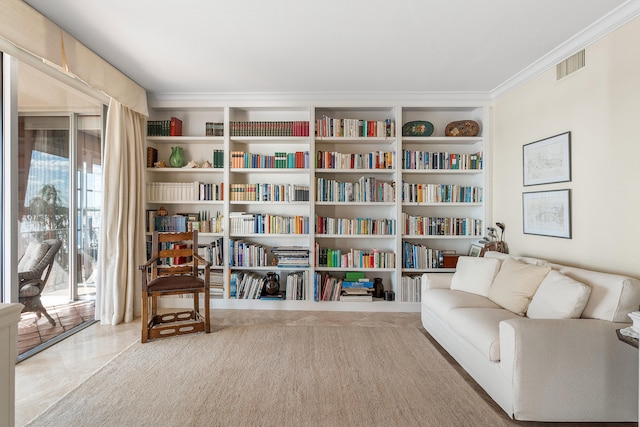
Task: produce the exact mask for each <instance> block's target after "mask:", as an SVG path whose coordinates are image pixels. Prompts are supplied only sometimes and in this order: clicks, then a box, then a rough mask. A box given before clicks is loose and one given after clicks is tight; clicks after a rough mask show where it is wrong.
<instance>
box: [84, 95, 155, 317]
mask: <svg viewBox="0 0 640 427" xmlns="http://www.w3.org/2000/svg"><path fill="white" fill-rule="evenodd" d="M144 132H145V117H144V116H143V115H141V114H139V113H137V112H135V111H133V110H131V109H129V108H127V107H125V106H123V105H122V104H120V103H119V102H118V101H116V100H113V99H112V100H111V102H110V103H109V112H108V113H107V129H106V134H105V154H104V172H103V177H104V178H103V179H104V182H103V212H102V227H101V231H100V253H99V257H98V258H99V263H98V266H99V267H98V269H99V271H98V277H97V279H98V280H97V286H98V290H97V298H96V318H99V320H100V323H102V324H110V325H117V324H119V323H122V322H130V321H131V320H133V318H134V317H135V316H136V315H139V312H140V297H141V283H140V272H139V271H138V265H140V264H142V263H144V261H145V254H146V243H145V240H146V239H145V224H144V212H145V205H144V173H145V166H146V159H145V155H144V154H145V149H144V141H145V140H144Z"/></svg>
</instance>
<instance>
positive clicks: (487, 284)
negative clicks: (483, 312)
mask: <svg viewBox="0 0 640 427" xmlns="http://www.w3.org/2000/svg"><path fill="white" fill-rule="evenodd" d="M499 269H500V261H499V260H497V259H491V258H479V257H469V256H461V257H459V258H458V264H457V265H456V272H455V273H454V275H453V277H452V278H451V289H453V290H455V291H463V292H469V293H472V294H476V295H480V296H483V297H488V296H489V289H490V288H491V283H493V278H494V277H495V276H496V273H497V272H498V270H499Z"/></svg>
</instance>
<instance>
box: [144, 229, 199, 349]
mask: <svg viewBox="0 0 640 427" xmlns="http://www.w3.org/2000/svg"><path fill="white" fill-rule="evenodd" d="M151 248H152V249H151V258H150V259H149V260H148V261H147V262H146V263H144V264H143V265H141V266H139V267H138V268H139V269H140V270H141V271H142V342H143V343H145V342H147V341H149V340H151V339H155V338H164V337H170V336H174V335H182V334H190V333H194V332H205V333H209V331H210V329H211V322H210V315H209V297H210V292H209V277H210V274H211V263H210V262H208V261H206V260H204V259H203V258H202V257H200V256H199V255H198V231H197V230H196V231H193V232H187V233H159V232H157V231H156V232H154V233H153V237H152V239H151ZM174 260H175V261H176V264H177V265H173V261H174ZM167 262H168V264H167ZM178 262H179V263H178ZM201 276H202V277H201ZM180 294H190V295H191V296H192V298H191V299H192V300H193V310H189V311H179V312H173V313H162V314H158V297H161V296H166V295H180ZM201 294H202V295H203V297H204V312H203V313H200V295H201Z"/></svg>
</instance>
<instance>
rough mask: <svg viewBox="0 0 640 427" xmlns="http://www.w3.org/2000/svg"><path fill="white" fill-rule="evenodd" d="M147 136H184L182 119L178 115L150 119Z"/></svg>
mask: <svg viewBox="0 0 640 427" xmlns="http://www.w3.org/2000/svg"><path fill="white" fill-rule="evenodd" d="M147 136H182V120H180V119H178V118H176V117H171V118H170V119H169V120H148V121H147Z"/></svg>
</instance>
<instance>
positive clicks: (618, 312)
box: [554, 265, 640, 322]
mask: <svg viewBox="0 0 640 427" xmlns="http://www.w3.org/2000/svg"><path fill="white" fill-rule="evenodd" d="M554 269H557V270H558V271H559V272H560V273H562V274H564V275H565V276H568V277H570V278H572V279H574V280H577V281H579V282H582V283H584V284H586V285H588V286H589V287H590V288H591V295H590V296H589V301H588V302H587V305H586V306H585V308H584V310H583V311H582V317H583V318H588V319H601V320H608V321H610V322H629V317H628V316H627V315H628V314H629V313H631V312H632V311H637V310H638V306H639V305H640V280H638V279H635V278H632V277H628V276H622V275H618V274H611V273H602V272H598V271H591V270H585V269H583V268H578V267H567V266H564V265H554Z"/></svg>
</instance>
